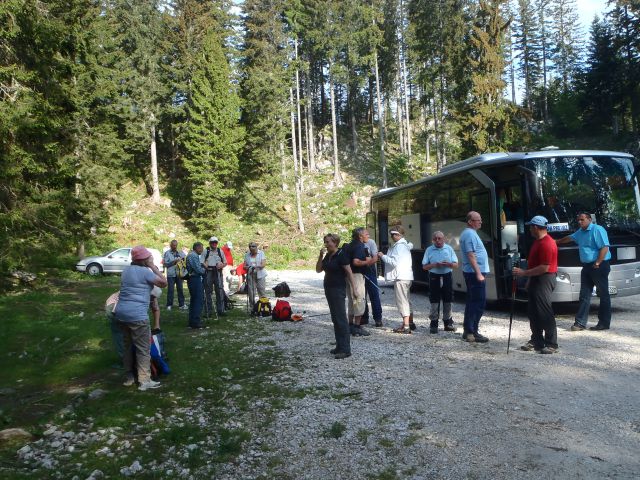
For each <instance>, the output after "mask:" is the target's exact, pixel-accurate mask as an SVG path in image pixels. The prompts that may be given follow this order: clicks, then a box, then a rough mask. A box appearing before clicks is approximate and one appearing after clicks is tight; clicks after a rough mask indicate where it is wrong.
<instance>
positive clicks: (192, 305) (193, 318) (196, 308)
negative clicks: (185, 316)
mask: <svg viewBox="0 0 640 480" xmlns="http://www.w3.org/2000/svg"><path fill="white" fill-rule="evenodd" d="M189 293H190V295H191V300H190V301H189V326H190V327H200V326H201V320H200V314H201V313H202V306H203V301H204V298H203V297H204V292H203V290H202V277H200V276H199V275H197V276H193V277H189Z"/></svg>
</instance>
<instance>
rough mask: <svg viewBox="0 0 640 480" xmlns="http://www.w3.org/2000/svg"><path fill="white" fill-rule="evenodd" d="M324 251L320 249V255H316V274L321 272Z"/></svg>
mask: <svg viewBox="0 0 640 480" xmlns="http://www.w3.org/2000/svg"><path fill="white" fill-rule="evenodd" d="M325 252H326V250H325V249H324V248H321V249H320V254H319V255H318V261H317V262H316V273H320V272H321V271H322V259H323V258H324V254H325Z"/></svg>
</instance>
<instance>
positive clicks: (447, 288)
mask: <svg viewBox="0 0 640 480" xmlns="http://www.w3.org/2000/svg"><path fill="white" fill-rule="evenodd" d="M440 301H442V321H443V322H444V324H445V325H453V320H452V319H451V303H452V301H453V275H452V274H451V272H449V273H442V274H440V273H432V272H429V303H431V310H430V312H429V320H431V324H430V326H431V327H437V326H438V318H439V317H440Z"/></svg>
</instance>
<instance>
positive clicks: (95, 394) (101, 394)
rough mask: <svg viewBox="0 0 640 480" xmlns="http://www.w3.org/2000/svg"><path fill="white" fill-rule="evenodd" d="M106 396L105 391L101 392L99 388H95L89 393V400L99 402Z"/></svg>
mask: <svg viewBox="0 0 640 480" xmlns="http://www.w3.org/2000/svg"><path fill="white" fill-rule="evenodd" d="M106 394H107V391H106V390H102V389H101V388H96V389H95V390H93V391H92V392H91V393H89V400H99V399H101V398H102V397H104V396H105V395H106Z"/></svg>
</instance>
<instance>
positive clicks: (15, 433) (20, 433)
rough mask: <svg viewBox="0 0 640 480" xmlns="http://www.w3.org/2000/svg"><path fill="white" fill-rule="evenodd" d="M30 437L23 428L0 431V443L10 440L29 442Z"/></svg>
mask: <svg viewBox="0 0 640 480" xmlns="http://www.w3.org/2000/svg"><path fill="white" fill-rule="evenodd" d="M31 437H32V435H31V434H30V433H29V432H27V431H26V430H24V429H23V428H6V429H4V430H0V442H6V441H11V440H29V439H31Z"/></svg>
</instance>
